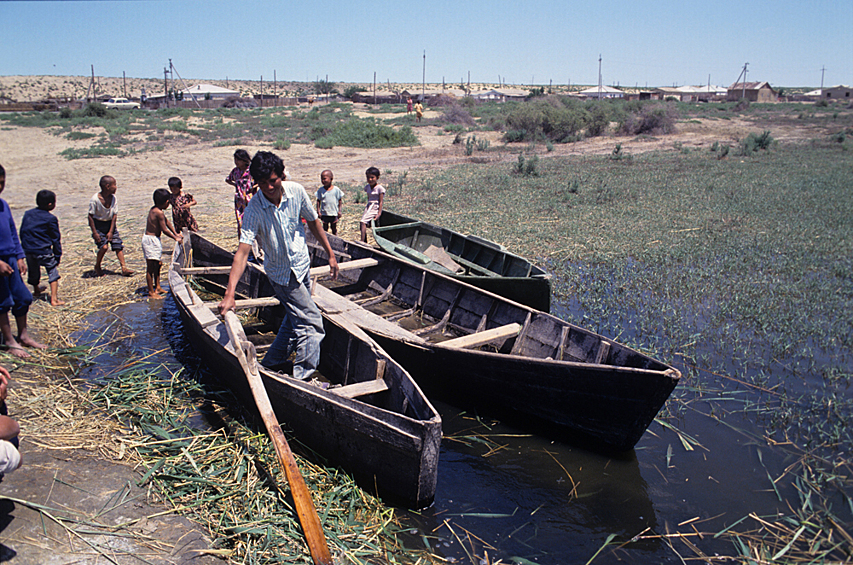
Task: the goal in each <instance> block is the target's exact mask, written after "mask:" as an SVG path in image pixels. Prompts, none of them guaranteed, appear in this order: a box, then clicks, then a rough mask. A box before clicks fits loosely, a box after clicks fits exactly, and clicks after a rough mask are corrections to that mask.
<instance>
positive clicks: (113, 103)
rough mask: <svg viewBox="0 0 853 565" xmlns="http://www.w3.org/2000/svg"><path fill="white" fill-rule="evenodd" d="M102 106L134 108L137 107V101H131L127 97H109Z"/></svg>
mask: <svg viewBox="0 0 853 565" xmlns="http://www.w3.org/2000/svg"><path fill="white" fill-rule="evenodd" d="M104 106H106V107H107V108H120V109H127V110H132V109H134V108H139V102H133V101H132V100H128V99H127V98H110V99H109V100H107V101H106V102H104Z"/></svg>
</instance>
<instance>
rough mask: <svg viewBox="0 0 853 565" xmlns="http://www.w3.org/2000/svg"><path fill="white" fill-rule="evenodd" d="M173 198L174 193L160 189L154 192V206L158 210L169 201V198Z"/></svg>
mask: <svg viewBox="0 0 853 565" xmlns="http://www.w3.org/2000/svg"><path fill="white" fill-rule="evenodd" d="M170 196H172V193H171V192H169V190H168V189H166V188H158V189H157V190H155V191H154V205H155V206H157V207H158V208H159V207H161V206H162V205H163V204H165V203H166V202H168V201H169V197H170Z"/></svg>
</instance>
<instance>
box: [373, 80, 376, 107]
mask: <svg viewBox="0 0 853 565" xmlns="http://www.w3.org/2000/svg"><path fill="white" fill-rule="evenodd" d="M373 105H374V106H375V105H376V71H373Z"/></svg>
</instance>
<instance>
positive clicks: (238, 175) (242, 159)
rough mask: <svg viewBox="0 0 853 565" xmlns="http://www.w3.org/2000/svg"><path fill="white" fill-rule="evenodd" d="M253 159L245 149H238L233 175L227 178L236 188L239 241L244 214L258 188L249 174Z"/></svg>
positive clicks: (235, 198)
mask: <svg viewBox="0 0 853 565" xmlns="http://www.w3.org/2000/svg"><path fill="white" fill-rule="evenodd" d="M251 163H252V159H251V158H250V157H249V152H248V151H246V150H245V149H238V150H237V151H235V152H234V164H235V165H236V166H235V167H234V168H233V169H232V170H231V174H229V175H228V176H227V177H225V182H227V183H228V184H230V185H231V186H233V187H234V189H235V191H234V213H235V214H236V215H237V239H240V228H241V227H242V225H243V212H244V211H245V210H246V206H248V205H249V201H250V200H252V196H253V195H254V194H255V191H256V188H255V186H254V184H255V183H254V182H253V181H252V175H251V173H250V172H249V165H250V164H251Z"/></svg>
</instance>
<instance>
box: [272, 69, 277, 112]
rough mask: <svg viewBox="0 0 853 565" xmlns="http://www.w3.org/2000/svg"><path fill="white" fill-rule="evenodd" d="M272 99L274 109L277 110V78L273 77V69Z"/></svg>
mask: <svg viewBox="0 0 853 565" xmlns="http://www.w3.org/2000/svg"><path fill="white" fill-rule="evenodd" d="M272 97H273V100H274V102H273V103H274V104H275V107H276V108H278V78H276V76H275V69H273V70H272Z"/></svg>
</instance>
